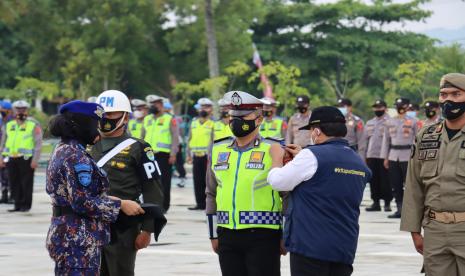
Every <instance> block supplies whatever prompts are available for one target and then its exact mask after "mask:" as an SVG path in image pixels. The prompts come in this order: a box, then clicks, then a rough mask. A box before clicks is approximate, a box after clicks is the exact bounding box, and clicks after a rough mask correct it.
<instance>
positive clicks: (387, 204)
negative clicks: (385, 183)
mask: <svg viewBox="0 0 465 276" xmlns="http://www.w3.org/2000/svg"><path fill="white" fill-rule="evenodd" d="M384 212H392V209H391V202H390V201H388V202H384Z"/></svg>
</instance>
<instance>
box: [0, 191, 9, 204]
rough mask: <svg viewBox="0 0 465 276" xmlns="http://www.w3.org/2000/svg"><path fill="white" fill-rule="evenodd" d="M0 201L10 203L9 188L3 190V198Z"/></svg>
mask: <svg viewBox="0 0 465 276" xmlns="http://www.w3.org/2000/svg"><path fill="white" fill-rule="evenodd" d="M0 203H8V190H4V191H2V199H0Z"/></svg>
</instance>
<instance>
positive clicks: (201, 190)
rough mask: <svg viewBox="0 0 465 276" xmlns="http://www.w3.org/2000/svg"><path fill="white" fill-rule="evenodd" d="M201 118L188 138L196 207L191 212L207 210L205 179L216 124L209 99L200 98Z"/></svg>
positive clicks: (192, 125) (192, 127) (197, 119)
mask: <svg viewBox="0 0 465 276" xmlns="http://www.w3.org/2000/svg"><path fill="white" fill-rule="evenodd" d="M197 103H198V104H199V105H200V110H199V116H198V117H197V118H196V119H194V120H193V121H192V124H191V127H190V130H189V137H188V138H187V159H188V161H187V162H188V163H192V165H193V168H192V173H193V175H194V194H195V202H196V205H195V206H193V207H189V208H188V209H189V210H205V185H206V183H205V177H206V173H207V161H208V157H207V152H208V149H209V148H210V146H211V143H212V138H213V129H214V125H215V123H214V122H213V121H212V120H211V119H210V116H211V114H212V112H213V102H212V101H211V100H210V99H208V98H200V99H199V100H198V101H197Z"/></svg>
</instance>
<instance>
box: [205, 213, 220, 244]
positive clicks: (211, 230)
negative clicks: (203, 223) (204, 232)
mask: <svg viewBox="0 0 465 276" xmlns="http://www.w3.org/2000/svg"><path fill="white" fill-rule="evenodd" d="M217 223H218V220H217V217H216V214H215V215H213V214H207V227H208V236H209V238H210V239H217V238H218V234H217V233H216V225H217Z"/></svg>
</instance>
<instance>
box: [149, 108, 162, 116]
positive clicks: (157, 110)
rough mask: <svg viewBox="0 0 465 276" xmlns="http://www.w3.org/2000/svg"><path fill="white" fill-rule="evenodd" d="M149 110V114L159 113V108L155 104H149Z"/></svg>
mask: <svg viewBox="0 0 465 276" xmlns="http://www.w3.org/2000/svg"><path fill="white" fill-rule="evenodd" d="M149 112H150V113H151V114H158V113H160V109H158V107H156V106H151V107H150V109H149Z"/></svg>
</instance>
